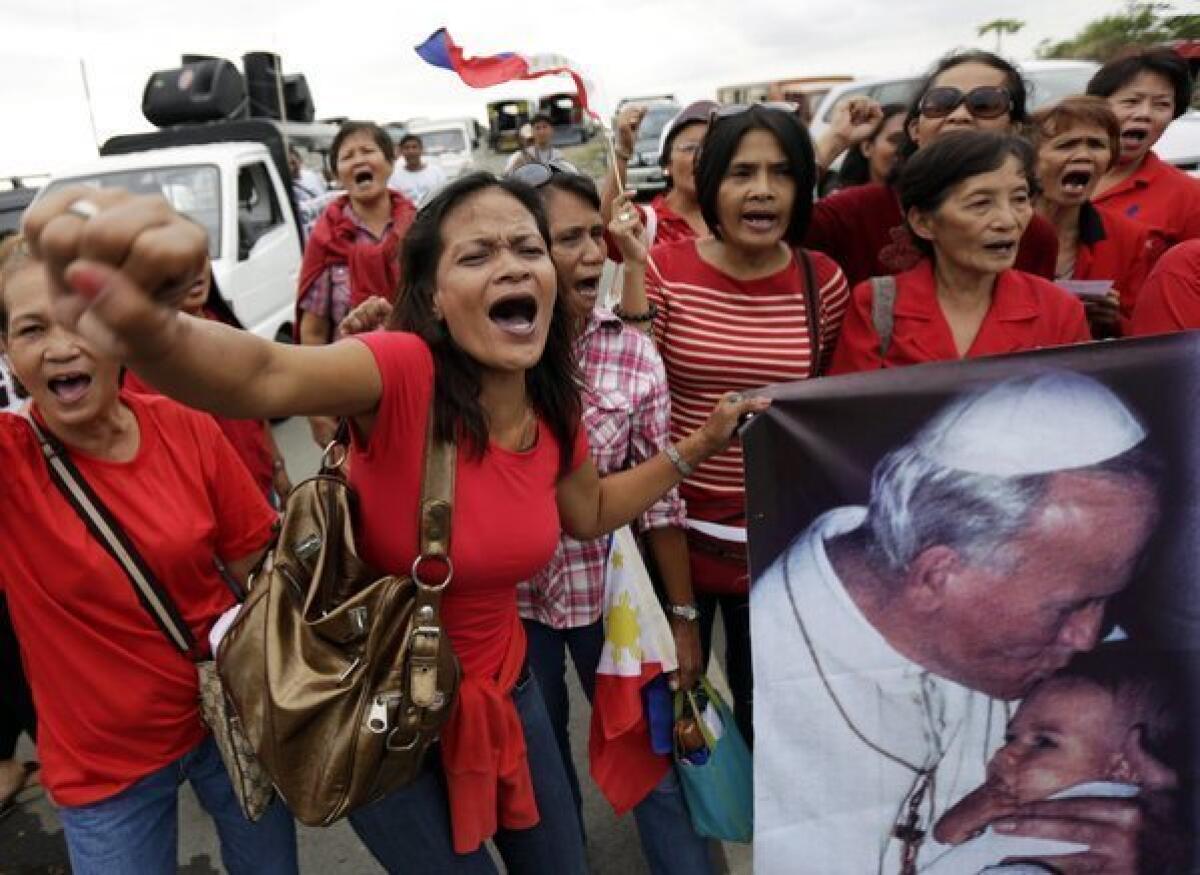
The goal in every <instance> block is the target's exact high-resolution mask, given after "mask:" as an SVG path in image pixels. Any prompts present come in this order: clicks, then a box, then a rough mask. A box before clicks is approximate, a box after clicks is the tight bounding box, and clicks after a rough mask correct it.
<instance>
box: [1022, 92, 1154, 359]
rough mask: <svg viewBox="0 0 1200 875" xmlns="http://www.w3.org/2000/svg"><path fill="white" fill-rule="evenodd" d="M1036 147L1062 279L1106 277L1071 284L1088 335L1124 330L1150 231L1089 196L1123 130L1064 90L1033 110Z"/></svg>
mask: <svg viewBox="0 0 1200 875" xmlns="http://www.w3.org/2000/svg"><path fill="white" fill-rule="evenodd" d="M1031 131H1032V139H1033V146H1034V149H1035V150H1036V151H1037V177H1038V196H1037V211H1038V214H1039V215H1041V216H1043V217H1045V219H1046V220H1047V221H1049V222H1050V223H1051V224H1053V225H1054V227H1055V228H1056V229H1057V230H1058V270H1057V271H1055V279H1056V280H1058V281H1060V282H1064V281H1065V282H1068V283H1076V282H1091V283H1106V284H1108V288H1107V289H1094V290H1093V289H1084V288H1083V287H1078V286H1077V287H1076V289H1077V290H1078V292H1079V293H1080V294H1081V297H1082V300H1083V306H1084V309H1085V310H1086V311H1087V316H1088V322H1089V323H1090V324H1091V326H1092V334H1093V336H1095V337H1097V338H1100V337H1117V336H1121V335H1123V334H1127V333H1128V324H1129V319H1130V317H1131V316H1132V315H1133V307H1134V303H1135V302H1136V301H1137V296H1138V292H1140V291H1141V288H1142V283H1143V282H1145V280H1146V274H1147V273H1149V271H1150V267H1151V265H1152V264H1153V262H1154V259H1155V257H1156V255H1157V250H1158V247H1157V246H1156V245H1155V244H1154V243H1153V242H1152V241H1151V238H1150V231H1149V229H1147V228H1146V227H1145V226H1143V225H1139V224H1138V223H1136V222H1134V221H1132V220H1129V219H1126V218H1125V217H1123V216H1120V215H1116V214H1114V213H1106V214H1102V213H1101V212H1100V211H1099V210H1097V209H1096V208H1095V207H1094V206H1092V202H1091V200H1090V198H1091V196H1092V194H1093V193H1094V192H1095V191H1096V186H1097V185H1099V184H1100V178H1101V177H1102V176H1103V175H1104V173H1105V172H1106V171H1107V170H1108V168H1109V167H1110V166H1112V163H1113V160H1114V159H1115V157H1116V156H1117V155H1118V154H1119V153H1120V151H1121V129H1120V126H1119V125H1118V124H1117V119H1116V116H1114V115H1113V113H1112V110H1111V109H1109V108H1108V104H1107V103H1105V102H1104V101H1103V100H1101V99H1100V98H1098V97H1068V98H1066V99H1065V100H1062V101H1059V102H1058V103H1056V104H1054V105H1052V106H1048V107H1046V108H1045V109H1043V110H1041V111H1040V112H1037V113H1035V114H1034V116H1033V120H1032V125H1031Z"/></svg>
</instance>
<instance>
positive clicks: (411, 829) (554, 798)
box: [350, 674, 586, 875]
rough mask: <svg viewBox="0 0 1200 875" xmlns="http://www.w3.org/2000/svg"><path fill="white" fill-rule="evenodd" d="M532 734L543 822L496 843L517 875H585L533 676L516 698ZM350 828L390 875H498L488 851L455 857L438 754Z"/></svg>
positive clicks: (529, 747)
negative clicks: (396, 874) (548, 874)
mask: <svg viewBox="0 0 1200 875" xmlns="http://www.w3.org/2000/svg"><path fill="white" fill-rule="evenodd" d="M512 696H513V702H514V704H516V706H517V714H518V715H519V716H520V718H521V726H522V728H523V729H524V730H525V749H526V756H527V757H528V758H529V772H530V776H531V777H532V778H533V795H534V798H535V799H536V801H537V808H538V814H539V815H540V817H541V820H540V821H539V823H538V824H537V826H535V827H533V828H532V829H502V830H500V831H499V832H497V833H496V835H495V836H494V837H493V839H492V840H493V841H494V842H495V844H496V848H497V850H499V851H500V856H501V857H502V858H503V859H504V865H505V867H506V868H507V869H508V871H509V873H511V875H543V873H554V875H583V873H585V872H586V866H585V864H584V856H583V842H582V841H581V839H580V836H579V829H578V827H577V826H576V823H575V817H574V815H573V814H572V811H571V788H570V786H569V785H568V784H567V776H566V775H565V774H563V770H562V764H561V761H560V760H559V758H558V750H557V748H556V746H555V742H554V733H553V732H551V730H550V721H549V719H548V718H547V717H546V706H545V704H544V703H543V702H542V697H541V695H540V694H539V693H538V689H537V681H536V680H535V679H534V677H533V676H532V674H527V675H526V676H525V678H524V679H523V680H522V681H520V682H519V683H518V684H517V686H516V688H515V689H514V690H513V693H512ZM350 825H351V826H352V827H354V831H355V832H356V833H358V837H359V838H360V839H362V842H363V844H364V845H366V846H367V850H369V851H370V852H371V853H372V854H373V855H374V857H375V859H376V860H378V861H379V863H380V865H381V866H383V867H384V868H385V869H387V870H388V872H390V873H393V875H395V873H404V875H418V873H422V875H424V873H428V875H476V873H478V875H493V873H495V872H496V867H495V865H494V864H493V863H492V859H491V856H490V855H489V854H488V852H487V849H486V848H482V847H481V848H479V849H477V850H476V851H474V852H473V853H470V854H456V853H454V846H453V843H452V841H451V832H450V829H451V827H450V805H449V802H448V801H447V797H446V782H445V777H444V775H443V773H442V770H441V766H440V762H439V758H438V755H437V752H436V750H435V751H431V752H430V755H429V756H428V757H427V758H426V761H425V767H424V768H423V769H422V770H421V774H420V775H419V776H418V777H417V779H416V780H415V781H413V783H411V784H409V785H407V786H405V787H401V788H400V789H399V790H396V791H394V792H392V793H390V794H388V795H387V796H385V797H384V798H382V799H380V800H379V801H378V802H373V803H372V804H370V805H368V806H366V807H364V808H360V809H358V810H357V811H355V812H354V813H353V814H351V815H350Z"/></svg>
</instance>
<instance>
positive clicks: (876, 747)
mask: <svg viewBox="0 0 1200 875" xmlns="http://www.w3.org/2000/svg"><path fill="white" fill-rule="evenodd" d="M782 561H783V586H784V589H785V590H786V591H787V595H788V602H789V603H790V604H791V606H792V615H793V616H794V617H795V618H796V624H797V625H798V626H799V627H800V636H801V637H802V638H803V639H804V646H805V648H806V649H807V650H808V656H809V658H810V659H811V660H812V663H813V667H814V668H816V670H817V676H818V677H819V678H820V679H821V686H823V687H824V688H825V692H826V694H827V695H828V696H829V700H830V701H831V702H833V707H834V709H835V710H836V711H837V712H838V715H839V716H840V717H841V718H842V721H843V722H844V723H845V724H846V726H847V727H849V729H850V731H851V732H852V733H853V734H854V737H855V738H857V739H858V740H859V741H861V742H862V743H863V744H865V745H866V746H867V747H868V748H870V749H871V750H873V751H874V752H875V753H877V754H879V755H880V756H882V757H883V758H885V759H887V760H889V761H890V762H893V763H895V764H896V765H898V766H900V767H902V768H904V769H907V770H908V771H910V772H912V773H913V775H915V776H916V780H915V782H914V783H913V788H912V789H911V790H910V791H909V792H908V793H907V794H906V795H905V798H904V801H903V802H902V803H901V812H902V813H903V814H902V816H904V820H903V821H901V820H900V819H899V817H897V820H896V823H895V824H893V826H892V832H891V836H892V838H895V839H897V840H899V841H900V842H901V843H902V847H901V851H900V873H899V875H916V872H917V855H918V854H919V853H920V850H921V845H922V844H923V843H924V842H925V838H926V836H927V835H928V833H929V829H928V826H932V824H933V815H934V805H935V798H934V796H935V793H936V783H937V770H938V766H940V765H941V763H942V760H943V759H945V757H946V753H947V752H948V751H949V749H950V744H951V743H952V742H953V741H954V738H955V736H957V735H958V732H959V730H961V729H962V725H963V721H962V720H960V721H959V723H958V726H956V727H955V729H954V732H953V733H952V734H951V736H950V738H949V740H948V741H947V743H946V744H945V746H942V745H941V743H940V739H939V740H938V746H939V747H940V748H941V749H940V750H939V751H938V755H937V759H936V760H934V761H933V762H932V763H930V764H928V765H925V766H918V765H915V764H913V763H910V762H909V761H908V760H906V759H905V758H904V757H902V756H900V755H898V754H895V753H892V752H891V751H890V750H888V749H887V748H885V747H883V745H881V744H878V743H876V742H875V741H872V740H871V739H870V738H868V737H867V735H866V733H864V732H863V731H862V730H861V729H859V728H858V726H857V725H856V724H855V722H854V721H853V720H852V719H851V717H850V713H849V712H848V711H847V710H846V708H845V706H844V705H843V704H842V700H841V699H839V698H838V696H837V693H835V692H834V690H833V685H832V684H831V683H830V682H829V677H828V676H827V675H826V674H825V669H824V667H823V666H822V665H821V660H820V658H819V657H818V656H817V648H816V647H815V646H814V645H813V641H812V637H811V636H810V635H809V634H808V627H807V626H805V625H804V618H803V617H801V616H800V608H799V606H798V605H797V604H796V596H795V593H793V592H792V578H791V574H790V573H789V571H788V561H787V556H786V555H785V556H783V557H782ZM922 692H924V691H922ZM923 701H924V702H925V707H926V713H927V715H928V708H929V703H928V701H925V700H924V698H923ZM926 802H928V809H929V815H928V819H927V821H926V823H927V824H928V826H927V827H922V826H921V822H922V816H921V808H922V805H924V804H925V803H926Z"/></svg>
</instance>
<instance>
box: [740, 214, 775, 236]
mask: <svg viewBox="0 0 1200 875" xmlns="http://www.w3.org/2000/svg"><path fill="white" fill-rule="evenodd" d="M778 221H779V214H778V213H773V212H771V211H769V210H747V211H746V212H744V213H742V223H743V224H745V225H746V226H747V227H749V228H750V230H752V231H759V232H763V231H770V230H771V229H772V228H774V227H775V224H776V223H777V222H778Z"/></svg>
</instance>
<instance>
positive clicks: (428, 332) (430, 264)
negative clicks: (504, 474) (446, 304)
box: [388, 172, 583, 474]
mask: <svg viewBox="0 0 1200 875" xmlns="http://www.w3.org/2000/svg"><path fill="white" fill-rule="evenodd" d="M488 189H499V190H500V191H503V192H505V193H507V194H508V195H510V196H512V197H513V198H516V200H517V201H519V202H520V204H521V206H523V207H524V208H525V209H526V210H528V211H529V214H530V215H531V216H533V218H534V221H535V222H536V223H537V228H538V233H539V234H541V236H542V239H543V240H544V241H545V242H546V245H547V246H549V245H550V229H549V225H548V223H547V221H546V210H545V208H544V207H543V205H542V201H541V198H540V197H538V194H537V192H536V191H534V190H533V189H532V188H530V187H529V186H527V185H525V184H524V183H521V182H518V181H516V180H514V179H499V178H497V177H496V176H494V175H493V174H491V173H486V172H478V173H471V174H469V175H467V176H463V177H460V178H459V179H456V180H454V181H453V182H451V183H449V184H448V185H446V186H444V187H443V188H442V189H441V190H439V191H438V192H437V193H436V194H435V195H434V196H433V197H432V198H430V200H429V201H428V202H427V203H426V204H425V205H424V206H423V207H421V209H420V210H419V211H418V212H417V215H416V217H415V218H414V219H413V223H412V225H411V226H410V227H409V229H408V233H407V234H406V235H405V238H404V244H403V248H402V251H401V255H400V273H401V277H402V279H401V282H400V288H399V290H398V292H397V297H396V303H395V309H394V310H393V311H392V316H391V319H390V321H389V323H388V327H389V328H391V329H394V330H400V331H409V332H412V333H413V334H416V335H418V336H419V337H420V338H421V339H422V340H424V341H425V343H427V344H428V345H429V349H430V352H431V353H432V355H433V370H434V431H435V433H436V434H437V436H438V438H440V439H441V440H452V439H456V438H464V439H465V441H466V443H467V445H468V447H469V449H470V451H471V452H472V453H473V454H474V455H475V456H476V457H481V456H482V455H483V454H484V452H485V451H486V450H487V446H488V426H487V417H486V416H485V414H484V411H483V407H482V405H480V403H479V393H480V390H481V369H480V366H479V363H478V362H476V361H475V360H474V359H473V358H471V357H470V356H469V355H467V354H466V353H465V352H463V351H462V350H461V349H460V348H459V347H458V346H457V345H456V344H455V343H454V340H453V338H451V337H450V333H449V331H447V330H446V327H445V325H444V324H443V323H442V322H441V320H439V319H438V318H437V317H436V315H435V314H434V303H433V297H434V292H435V291H436V283H437V268H438V262H439V261H440V260H441V257H442V247H443V239H442V231H443V225H444V223H445V221H446V217H447V215H448V214H449V213H450V212H451V211H452V210H453V209H454V208H455V207H457V206H458V205H459V204H461V203H462V202H464V201H465V200H467V199H468V198H471V197H474V196H475V195H477V194H480V193H482V192H484V191H487V190H488ZM573 340H574V338H573V329H572V320H571V315H570V313H569V311H568V305H567V302H566V300H565V299H564V298H563V296H562V295H555V298H554V312H553V314H552V315H551V318H550V332H549V334H548V336H547V338H546V348H545V350H544V351H543V352H542V357H541V358H540V359H539V360H538V362H537V364H535V365H534V366H533V367H532V368H530V369H529V370H528V371H527V372H526V374H525V386H526V391H527V392H528V393H529V397H530V401H531V403H532V404H533V409H534V410H535V411H536V412H537V414H538V415H539V416H540V417H541V418H542V419H544V420H545V421H546V423H547V425H548V426H549V427H550V431H551V432H552V433H553V435H554V438H555V440H556V441H558V447H559V460H560V471H561V472H562V473H564V474H565V473H566V472H567V471H568V470H569V469H570V462H571V456H572V453H573V450H574V447H575V434H576V431H577V430H578V428H579V418H580V415H581V412H582V409H583V408H582V402H581V400H580V385H581V383H580V378H579V366H578V364H577V362H576V360H575V352H574V349H573Z"/></svg>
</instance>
